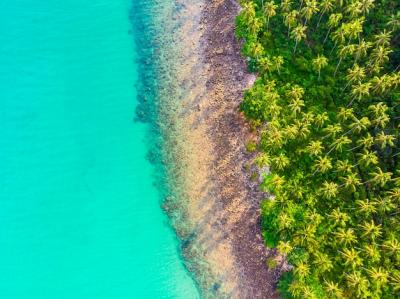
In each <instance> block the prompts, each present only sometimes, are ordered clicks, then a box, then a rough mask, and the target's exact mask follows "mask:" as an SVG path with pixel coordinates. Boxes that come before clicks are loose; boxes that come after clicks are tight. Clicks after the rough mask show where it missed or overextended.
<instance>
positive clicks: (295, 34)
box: [291, 25, 307, 54]
mask: <svg viewBox="0 0 400 299" xmlns="http://www.w3.org/2000/svg"><path fill="white" fill-rule="evenodd" d="M306 30H307V26H304V25H297V26H296V27H295V28H294V29H293V30H292V32H291V36H292V38H293V39H294V40H295V41H296V44H295V46H294V50H293V54H295V53H296V49H297V45H298V43H299V42H300V41H301V40H303V39H304V38H305V37H306Z"/></svg>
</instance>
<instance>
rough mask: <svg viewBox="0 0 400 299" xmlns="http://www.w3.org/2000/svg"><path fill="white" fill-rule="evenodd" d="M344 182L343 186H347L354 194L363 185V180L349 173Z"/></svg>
mask: <svg viewBox="0 0 400 299" xmlns="http://www.w3.org/2000/svg"><path fill="white" fill-rule="evenodd" d="M342 179H343V181H344V184H343V185H341V186H340V187H342V186H345V187H346V188H347V189H350V190H351V191H352V192H356V187H358V186H359V185H361V180H360V179H359V178H358V176H357V174H355V173H349V174H348V175H347V176H345V177H343V178H342Z"/></svg>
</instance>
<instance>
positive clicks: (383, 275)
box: [367, 267, 389, 288]
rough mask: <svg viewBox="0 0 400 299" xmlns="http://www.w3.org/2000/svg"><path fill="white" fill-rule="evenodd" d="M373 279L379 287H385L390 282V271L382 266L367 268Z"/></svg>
mask: <svg viewBox="0 0 400 299" xmlns="http://www.w3.org/2000/svg"><path fill="white" fill-rule="evenodd" d="M367 272H368V274H369V277H371V281H372V283H373V284H375V285H376V286H377V287H378V288H381V287H385V286H386V285H387V284H388V283H389V273H388V272H387V271H386V270H385V269H383V268H382V267H373V268H371V269H367Z"/></svg>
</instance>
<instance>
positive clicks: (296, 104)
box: [288, 98, 305, 116]
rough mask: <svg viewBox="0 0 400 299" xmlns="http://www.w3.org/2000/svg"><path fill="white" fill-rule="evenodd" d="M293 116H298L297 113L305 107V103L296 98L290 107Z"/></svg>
mask: <svg viewBox="0 0 400 299" xmlns="http://www.w3.org/2000/svg"><path fill="white" fill-rule="evenodd" d="M288 106H289V108H290V110H291V111H292V114H293V115H294V116H296V114H297V113H300V111H301V108H302V107H304V106H305V104H304V101H303V100H301V99H297V98H294V99H292V100H291V102H290V104H289V105H288Z"/></svg>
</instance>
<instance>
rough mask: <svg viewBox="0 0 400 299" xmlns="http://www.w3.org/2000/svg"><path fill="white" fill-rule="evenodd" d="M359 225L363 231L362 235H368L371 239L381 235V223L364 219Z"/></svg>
mask: <svg viewBox="0 0 400 299" xmlns="http://www.w3.org/2000/svg"><path fill="white" fill-rule="evenodd" d="M360 227H361V229H362V230H363V231H364V234H363V236H366V237H370V238H371V239H372V240H375V239H376V238H378V237H380V236H381V235H382V225H381V224H375V222H374V221H373V220H371V221H370V222H368V221H364V222H363V224H361V225H360Z"/></svg>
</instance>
